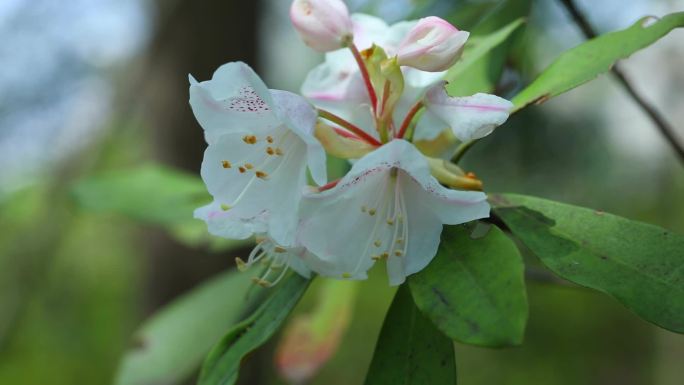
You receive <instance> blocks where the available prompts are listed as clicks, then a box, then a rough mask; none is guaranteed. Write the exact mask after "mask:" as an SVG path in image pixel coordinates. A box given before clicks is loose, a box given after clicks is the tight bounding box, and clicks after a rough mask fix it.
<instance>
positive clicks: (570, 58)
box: [513, 12, 684, 111]
mask: <svg viewBox="0 0 684 385" xmlns="http://www.w3.org/2000/svg"><path fill="white" fill-rule="evenodd" d="M682 26H684V12H679V13H672V14H670V15H667V16H665V17H663V18H662V19H660V20H657V19H655V18H654V17H652V16H649V17H645V18H642V19H641V20H639V21H637V22H636V23H635V24H634V25H632V26H631V27H629V28H627V29H625V30H622V31H617V32H612V33H608V34H605V35H601V36H599V37H597V38H594V39H592V40H589V41H587V42H585V43H583V44H580V45H579V46H577V47H575V48H572V49H570V50H568V51H566V52H564V53H562V54H561V55H560V56H559V57H558V58H557V59H556V60H555V61H554V62H553V63H552V64H551V65H550V66H549V67H548V68H547V69H546V70H544V72H542V74H541V75H539V77H538V78H537V79H536V80H535V81H533V82H532V84H530V85H529V86H527V88H525V89H524V90H522V91H521V92H520V93H519V94H518V95H517V96H516V97H515V98H513V104H514V105H515V107H514V108H515V111H517V110H519V109H521V108H523V107H525V106H526V105H528V104H530V103H542V102H544V101H546V100H548V99H549V98H552V97H554V96H556V95H559V94H562V93H563V92H566V91H568V90H571V89H573V88H575V87H577V86H579V85H581V84H583V83H585V82H587V81H589V80H591V79H593V78H595V77H596V76H598V75H599V74H601V73H603V72H606V71H608V70H610V68H611V67H612V66H613V64H614V63H615V62H616V61H617V60H619V59H623V58H626V57H628V56H629V55H631V54H633V53H634V52H636V51H638V50H640V49H642V48H644V47H646V46H648V45H650V44H653V43H654V42H655V41H657V40H658V39H660V38H661V37H663V36H665V35H666V34H667V33H669V32H670V31H672V30H673V29H674V28H678V27H682Z"/></svg>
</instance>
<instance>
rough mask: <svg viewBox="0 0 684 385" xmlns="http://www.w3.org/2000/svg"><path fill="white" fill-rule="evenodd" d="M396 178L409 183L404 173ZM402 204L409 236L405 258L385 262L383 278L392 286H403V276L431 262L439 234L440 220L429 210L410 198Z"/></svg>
mask: <svg viewBox="0 0 684 385" xmlns="http://www.w3.org/2000/svg"><path fill="white" fill-rule="evenodd" d="M399 178H400V179H401V183H412V182H409V181H407V178H406V176H405V174H402V173H400V174H399ZM406 201H407V206H408V207H407V208H406V211H407V214H406V218H407V221H408V222H407V224H406V226H407V231H408V233H409V237H408V239H406V240H405V241H404V242H406V244H405V246H406V251H405V255H404V256H402V257H396V256H390V258H389V259H388V260H387V275H388V278H389V283H390V285H392V286H396V285H400V284H402V283H404V281H405V280H406V277H407V276H409V275H411V274H413V273H417V272H419V271H420V270H422V269H423V268H425V266H427V265H428V263H430V261H432V259H433V258H434V257H435V255H436V254H437V248H438V247H439V242H440V235H441V233H442V221H441V220H440V219H439V217H438V216H437V215H435V214H434V212H433V211H432V210H430V209H429V208H426V207H424V205H423V204H421V203H420V202H415V201H411V199H410V198H408V199H406Z"/></svg>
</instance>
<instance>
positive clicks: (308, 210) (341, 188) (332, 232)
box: [298, 170, 389, 279]
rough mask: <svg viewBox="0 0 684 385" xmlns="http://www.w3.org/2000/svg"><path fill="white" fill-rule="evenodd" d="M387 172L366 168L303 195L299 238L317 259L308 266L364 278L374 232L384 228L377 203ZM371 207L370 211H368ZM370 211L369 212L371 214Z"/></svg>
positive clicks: (327, 274)
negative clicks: (362, 172)
mask: <svg viewBox="0 0 684 385" xmlns="http://www.w3.org/2000/svg"><path fill="white" fill-rule="evenodd" d="M388 178H389V172H387V170H382V171H380V172H369V173H367V174H365V175H364V176H363V177H362V179H358V180H356V181H354V179H352V180H349V178H347V177H345V178H343V180H342V181H341V182H340V184H339V185H338V187H336V188H335V189H333V190H329V191H326V192H323V193H319V194H312V195H309V196H305V197H304V199H303V201H302V220H301V222H300V226H299V234H298V239H299V241H300V242H301V244H302V245H303V246H304V247H306V248H307V249H308V250H309V251H311V253H312V254H314V256H315V257H313V258H316V259H318V260H317V261H316V260H314V261H313V262H312V263H310V266H312V268H313V269H314V270H315V271H316V272H318V273H319V274H321V275H326V276H334V277H337V278H350V279H365V278H367V275H366V271H367V270H368V269H369V268H370V267H371V266H372V265H373V264H374V261H373V260H372V259H371V256H372V255H374V254H375V253H374V251H373V248H374V247H376V246H375V245H374V242H375V240H376V238H384V236H382V235H380V234H377V233H378V232H379V231H382V230H385V227H384V226H382V225H383V223H384V221H385V220H386V219H385V218H383V217H382V215H381V213H380V212H379V210H378V207H377V206H378V205H379V203H380V202H381V200H382V199H383V198H384V197H382V196H380V195H382V193H383V192H386V190H387V188H386V185H387V182H388V181H387V179H388ZM371 210H372V211H371ZM371 213H372V214H371Z"/></svg>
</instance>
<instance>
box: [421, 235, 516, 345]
mask: <svg viewBox="0 0 684 385" xmlns="http://www.w3.org/2000/svg"><path fill="white" fill-rule="evenodd" d="M470 234H471V230H470V228H469V227H468V226H445V227H444V230H443V232H442V242H441V243H440V245H439V250H438V251H437V256H436V257H435V259H434V260H433V261H432V262H430V264H429V265H428V266H427V267H426V268H425V269H423V270H422V271H421V272H419V273H417V274H414V275H412V276H411V277H409V286H410V287H411V292H412V293H413V298H414V299H415V301H416V305H417V306H418V308H419V309H420V310H421V311H422V312H423V313H424V314H425V315H426V316H427V317H428V318H430V319H431V320H432V322H434V323H435V325H437V327H438V328H439V330H441V331H442V332H443V333H444V334H446V335H447V336H449V337H450V338H451V339H454V340H457V341H460V342H463V343H467V344H473V345H480V346H492V347H495V346H507V345H518V344H520V343H522V340H523V336H524V332H525V323H526V322H527V312H528V308H527V295H526V292H525V282H524V274H523V270H524V268H523V262H522V257H521V256H520V253H519V251H518V249H517V247H516V246H515V244H514V243H513V241H511V240H510V239H509V238H508V237H506V235H505V234H504V233H503V232H502V231H501V230H499V229H498V228H496V227H494V226H492V227H491V228H490V229H489V231H488V232H487V234H486V235H485V236H484V237H479V238H474V237H472V236H471V235H470Z"/></svg>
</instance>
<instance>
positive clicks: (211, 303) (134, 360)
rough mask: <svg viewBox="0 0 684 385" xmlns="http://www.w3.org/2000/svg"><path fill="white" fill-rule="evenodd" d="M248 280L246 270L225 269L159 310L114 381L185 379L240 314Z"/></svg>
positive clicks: (125, 384)
mask: <svg viewBox="0 0 684 385" xmlns="http://www.w3.org/2000/svg"><path fill="white" fill-rule="evenodd" d="M250 282H251V281H250V276H249V275H248V274H239V273H236V272H227V273H223V274H221V275H219V276H217V277H216V278H213V279H211V280H209V281H207V282H206V283H204V284H202V285H201V286H199V287H197V288H195V289H193V290H192V291H191V292H189V293H187V294H185V295H184V296H182V297H180V298H179V299H177V300H175V301H174V302H172V303H171V304H170V305H168V306H166V307H165V308H163V309H162V310H160V311H158V312H157V313H156V314H155V315H153V316H152V317H151V318H150V319H149V320H148V321H146V322H145V323H144V324H143V326H142V327H141V328H140V330H139V331H138V332H137V333H136V336H135V346H134V347H132V348H131V349H130V350H129V351H128V352H127V353H126V355H125V356H124V358H123V361H122V363H121V366H120V367H119V370H118V374H117V379H116V382H115V384H116V385H156V384H175V383H181V382H182V381H183V380H185V379H186V378H187V377H188V376H189V375H190V374H192V372H193V371H194V370H196V369H197V368H198V367H199V366H200V364H201V362H202V359H203V358H204V357H205V356H206V354H207V353H208V352H209V351H210V350H211V347H212V346H213V345H214V344H215V343H216V341H218V340H219V339H220V338H221V336H222V335H223V334H224V333H225V331H226V327H227V325H230V324H232V323H233V322H235V321H236V320H237V319H238V317H239V316H240V312H241V311H242V309H243V305H244V301H243V299H244V297H245V295H246V293H247V290H248V289H249V287H250Z"/></svg>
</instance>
